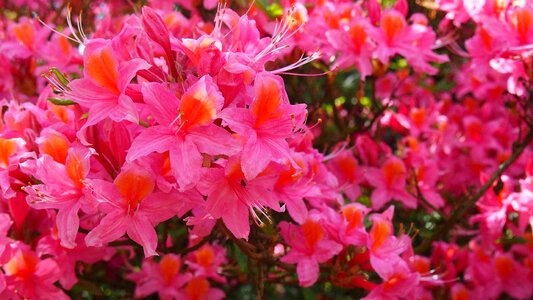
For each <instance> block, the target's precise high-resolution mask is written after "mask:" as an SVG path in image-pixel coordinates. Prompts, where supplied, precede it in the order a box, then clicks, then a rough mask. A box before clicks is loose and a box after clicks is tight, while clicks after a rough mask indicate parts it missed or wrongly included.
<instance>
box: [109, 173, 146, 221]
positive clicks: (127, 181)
mask: <svg viewBox="0 0 533 300" xmlns="http://www.w3.org/2000/svg"><path fill="white" fill-rule="evenodd" d="M115 185H116V186H117V188H118V191H119V192H120V194H121V195H122V197H123V200H124V202H125V204H126V205H128V207H129V208H130V213H131V212H134V211H135V209H136V208H137V206H138V205H139V204H140V203H141V201H142V200H143V199H144V198H146V196H148V195H150V193H152V191H153V190H154V185H155V183H154V180H153V179H152V177H151V176H150V175H149V174H147V173H145V172H137V171H135V170H133V169H130V170H127V171H124V172H122V173H120V174H119V175H118V176H117V178H116V179H115Z"/></svg>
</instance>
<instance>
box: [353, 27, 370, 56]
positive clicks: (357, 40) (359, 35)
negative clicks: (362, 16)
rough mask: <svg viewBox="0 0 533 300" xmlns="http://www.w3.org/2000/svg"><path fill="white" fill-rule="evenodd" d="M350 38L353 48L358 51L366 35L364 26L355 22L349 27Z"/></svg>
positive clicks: (363, 43)
mask: <svg viewBox="0 0 533 300" xmlns="http://www.w3.org/2000/svg"><path fill="white" fill-rule="evenodd" d="M349 34H350V38H351V39H352V45H353V47H354V48H355V50H356V52H358V53H359V52H360V51H361V48H363V46H364V45H365V43H366V40H367V37H368V35H367V34H366V30H365V27H364V26H363V25H360V24H355V25H354V26H352V27H350V31H349Z"/></svg>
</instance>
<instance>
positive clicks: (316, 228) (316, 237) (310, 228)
mask: <svg viewBox="0 0 533 300" xmlns="http://www.w3.org/2000/svg"><path fill="white" fill-rule="evenodd" d="M302 232H303V235H304V238H305V242H306V243H307V246H309V248H311V249H314V248H315V246H316V244H317V243H318V242H319V241H320V240H321V239H322V238H323V237H324V230H323V229H322V226H321V225H320V224H319V223H318V222H316V221H313V220H307V221H305V223H303V224H302Z"/></svg>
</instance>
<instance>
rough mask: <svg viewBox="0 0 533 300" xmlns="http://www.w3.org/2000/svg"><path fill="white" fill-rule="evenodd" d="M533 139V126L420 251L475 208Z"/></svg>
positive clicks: (424, 249)
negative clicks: (511, 152)
mask: <svg viewBox="0 0 533 300" xmlns="http://www.w3.org/2000/svg"><path fill="white" fill-rule="evenodd" d="M532 141H533V128H529V130H528V133H527V135H526V137H525V138H524V140H523V141H522V142H521V143H519V144H517V146H516V147H514V151H513V155H511V157H509V159H507V160H506V161H505V162H504V163H502V164H501V165H500V166H499V167H498V170H497V171H496V172H494V173H493V174H492V176H490V178H489V179H488V180H487V182H485V184H484V185H483V186H481V188H480V189H479V190H478V191H477V193H476V194H474V196H472V197H471V198H470V199H469V200H467V201H465V203H464V205H463V206H462V207H459V208H458V209H457V210H455V212H454V213H453V214H452V215H451V216H450V218H449V219H448V220H447V221H446V222H445V223H442V225H441V226H440V227H439V228H438V229H437V230H436V231H435V232H434V233H433V234H432V235H431V236H430V237H429V238H427V239H425V240H424V242H423V243H422V244H421V245H420V246H419V247H417V249H416V250H417V252H418V253H423V252H426V251H427V250H428V249H429V247H430V246H431V243H433V241H435V240H437V239H439V238H441V237H443V236H445V235H446V234H447V233H448V232H449V231H450V230H451V229H452V227H453V225H454V224H455V223H456V222H457V221H459V220H461V219H462V218H463V217H464V216H465V215H466V213H467V212H468V211H469V210H470V209H471V208H473V207H474V206H475V205H476V203H477V201H478V200H479V199H480V198H481V197H483V195H485V193H486V192H487V191H488V190H489V189H490V188H491V187H492V185H493V184H494V182H495V181H496V180H498V179H499V178H500V177H501V176H502V174H503V173H504V172H505V171H506V170H507V169H508V168H509V167H510V166H511V165H512V164H513V163H514V162H515V161H516V160H517V159H518V158H519V157H520V155H521V154H522V152H524V150H525V149H526V148H527V146H528V145H529V144H531V142H532Z"/></svg>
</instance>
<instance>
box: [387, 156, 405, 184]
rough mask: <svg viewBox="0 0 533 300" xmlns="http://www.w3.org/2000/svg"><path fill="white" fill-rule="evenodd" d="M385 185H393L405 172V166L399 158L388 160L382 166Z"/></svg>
mask: <svg viewBox="0 0 533 300" xmlns="http://www.w3.org/2000/svg"><path fill="white" fill-rule="evenodd" d="M382 170H383V175H384V176H385V182H386V184H387V186H391V185H393V184H394V183H395V182H396V181H397V180H399V179H400V178H401V177H402V176H403V175H404V174H405V167H404V166H403V164H402V162H401V161H399V160H388V161H386V162H385V163H384V164H383V167H382Z"/></svg>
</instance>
